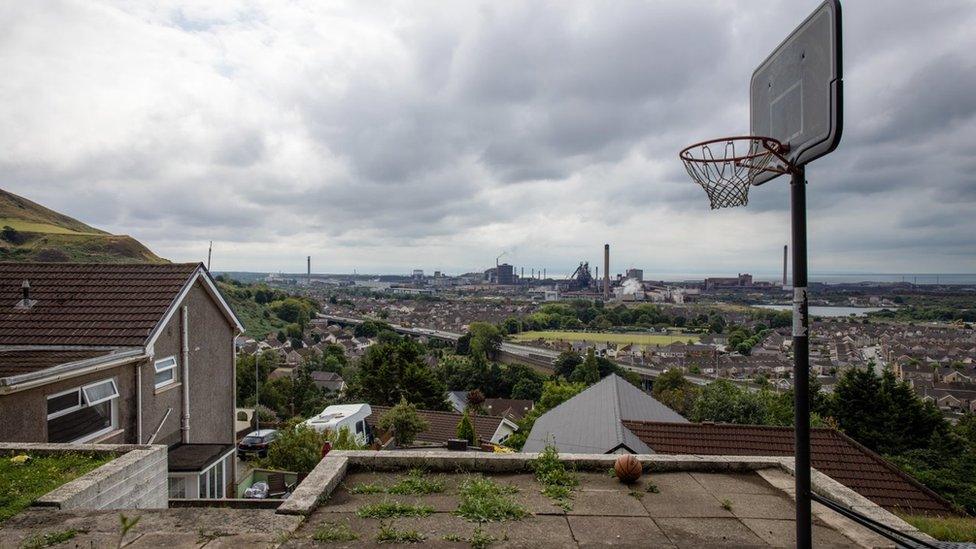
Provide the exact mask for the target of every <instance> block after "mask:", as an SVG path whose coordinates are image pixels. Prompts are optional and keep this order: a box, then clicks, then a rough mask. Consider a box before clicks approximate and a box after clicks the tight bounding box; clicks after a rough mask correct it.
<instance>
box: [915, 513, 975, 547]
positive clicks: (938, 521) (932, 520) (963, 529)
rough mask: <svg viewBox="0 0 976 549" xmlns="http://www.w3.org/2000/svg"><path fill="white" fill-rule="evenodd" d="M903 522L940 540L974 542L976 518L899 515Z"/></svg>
mask: <svg viewBox="0 0 976 549" xmlns="http://www.w3.org/2000/svg"><path fill="white" fill-rule="evenodd" d="M900 516H901V518H903V519H905V522H907V523H908V524H911V525H912V526H914V527H915V528H918V529H919V530H921V531H922V532H924V533H926V534H928V535H930V536H932V537H933V538H935V539H937V540H940V541H955V542H976V519H974V518H972V517H929V516H924V515H914V516H912V515H900Z"/></svg>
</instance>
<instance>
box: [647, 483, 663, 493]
mask: <svg viewBox="0 0 976 549" xmlns="http://www.w3.org/2000/svg"><path fill="white" fill-rule="evenodd" d="M644 491H645V492H649V493H651V494H658V493H660V492H661V490H659V489H658V487H657V484H654V483H653V482H650V481H648V483H647V486H645V487H644Z"/></svg>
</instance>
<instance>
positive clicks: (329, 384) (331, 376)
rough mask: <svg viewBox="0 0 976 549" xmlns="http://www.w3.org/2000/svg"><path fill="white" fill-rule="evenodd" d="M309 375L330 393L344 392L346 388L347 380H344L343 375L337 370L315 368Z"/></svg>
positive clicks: (316, 383) (318, 385) (317, 384)
mask: <svg viewBox="0 0 976 549" xmlns="http://www.w3.org/2000/svg"><path fill="white" fill-rule="evenodd" d="M309 375H310V376H311V378H312V383H314V384H315V386H316V387H318V388H319V389H323V390H325V391H328V392H330V393H342V392H344V391H345V390H346V382H345V380H343V379H342V376H340V375H339V374H337V373H335V372H322V371H318V370H315V371H313V372H311V373H310V374H309Z"/></svg>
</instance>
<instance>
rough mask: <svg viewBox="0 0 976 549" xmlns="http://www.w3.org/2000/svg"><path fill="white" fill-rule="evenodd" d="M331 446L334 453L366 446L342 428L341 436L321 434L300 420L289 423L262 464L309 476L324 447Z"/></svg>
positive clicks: (262, 465) (319, 459)
mask: <svg viewBox="0 0 976 549" xmlns="http://www.w3.org/2000/svg"><path fill="white" fill-rule="evenodd" d="M326 442H331V443H332V448H333V449H334V450H361V449H363V445H361V444H359V443H358V442H356V437H355V436H354V435H353V434H351V433H350V432H349V429H348V428H346V427H343V428H342V429H339V432H338V433H320V432H318V431H316V430H315V429H312V428H311V427H309V426H308V425H305V424H304V423H301V420H300V419H292V420H290V421H289V422H288V423H287V424H286V425H285V427H284V428H283V429H281V432H280V433H279V434H278V438H277V439H275V440H274V442H272V443H271V445H270V446H269V447H268V457H267V458H265V459H263V460H261V461H260V462H259V465H260V466H261V467H265V468H268V469H276V470H280V471H293V472H295V473H309V472H311V471H312V469H314V468H315V466H316V465H318V463H319V461H321V459H322V446H323V445H324V444H325V443H326Z"/></svg>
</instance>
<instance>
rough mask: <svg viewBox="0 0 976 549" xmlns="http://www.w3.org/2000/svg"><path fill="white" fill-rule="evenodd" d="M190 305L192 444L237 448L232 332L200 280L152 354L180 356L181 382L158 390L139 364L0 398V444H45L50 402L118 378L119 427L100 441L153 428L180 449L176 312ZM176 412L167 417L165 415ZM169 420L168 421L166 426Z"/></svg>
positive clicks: (148, 366)
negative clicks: (139, 397)
mask: <svg viewBox="0 0 976 549" xmlns="http://www.w3.org/2000/svg"><path fill="white" fill-rule="evenodd" d="M183 305H186V306H187V312H188V317H189V318H188V323H187V324H188V332H189V345H188V347H189V349H188V350H189V355H190V361H189V363H190V383H189V392H190V440H189V441H190V442H191V443H207V444H234V443H235V442H236V432H235V427H234V410H235V408H234V401H235V394H234V382H233V379H234V331H233V328H232V327H231V326H230V325H229V324H228V322H227V320H226V318H225V317H224V316H223V314H222V313H221V312H220V309H219V308H218V305H217V303H216V302H215V301H214V300H213V298H211V297H210V295H209V294H208V293H207V291H206V290H204V289H203V286H202V283H201V282H200V281H199V280H198V281H197V282H196V283H195V284H194V285H193V287H192V288H191V289H190V291H189V293H188V294H187V296H186V298H185V299H184V300H183V301H182V302H181V303H180V304H179V305H178V306H177V311H176V313H175V314H174V315H173V316H172V317H171V318H170V319H169V322H167V323H166V325H165V326H164V327H163V329H162V333H161V334H160V336H159V339H158V340H157V341H156V344H155V349H153V353H154V359H155V360H160V359H163V358H166V357H170V356H172V357H175V358H176V359H177V362H178V373H177V382H176V383H174V384H172V385H170V386H167V387H165V388H162V389H156V388H155V386H154V380H153V374H154V370H153V361H152V360H147V359H142V360H138V359H137V360H134V361H133V362H131V363H128V364H124V365H121V366H118V367H115V368H111V369H107V370H103V371H100V372H97V373H92V374H86V375H82V376H75V377H71V376H63V377H64V379H62V380H60V381H56V382H52V383H48V384H45V385H42V386H40V387H35V388H31V389H26V390H22V391H17V392H14V393H10V394H7V395H0V417H2V418H3V421H0V441H5V442H46V441H47V438H48V434H47V396H49V395H52V394H56V393H59V392H61V391H65V390H68V389H72V388H76V387H80V386H82V385H84V384H86V383H92V382H95V381H101V380H103V379H108V378H113V379H115V382H116V384H117V386H118V390H119V400H118V429H116V430H114V431H112V432H110V433H107V434H105V435H104V436H102V437H101V438H99V439H97V440H96V441H95V442H99V443H105V444H137V443H140V442H142V443H145V442H146V441H148V440H149V437H150V436H152V434H153V433H154V432H156V430H157V429H158V430H159V434H158V436H157V437H156V440H155V441H154V442H156V443H162V444H169V445H171V444H175V443H177V442H179V441H180V438H181V434H182V433H181V431H180V417H181V414H182V410H183V393H182V391H183V389H184V383H185V381H186V380H184V379H183V378H182V377H183V358H182V352H181V351H182V349H181V347H182V345H181V337H182V335H181V320H180V312H179V307H182V306H183ZM137 368H139V369H141V370H142V433H143V434H142V440H141V441H139V440H137V435H136V434H137V432H138V431H139V429H138V426H137V424H136V422H137V413H136V401H137V398H136V379H137V375H136V369H137ZM169 409H172V412H170V414H169V416H167V415H166V412H167V410H169ZM164 418H165V421H164Z"/></svg>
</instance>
